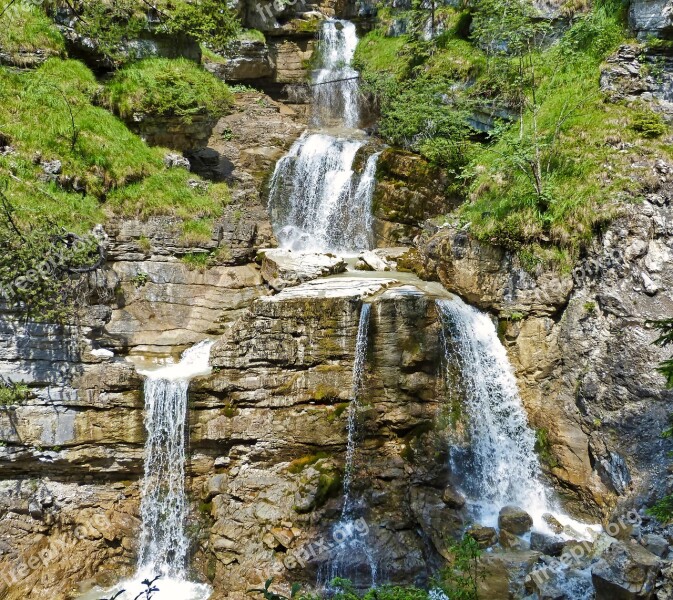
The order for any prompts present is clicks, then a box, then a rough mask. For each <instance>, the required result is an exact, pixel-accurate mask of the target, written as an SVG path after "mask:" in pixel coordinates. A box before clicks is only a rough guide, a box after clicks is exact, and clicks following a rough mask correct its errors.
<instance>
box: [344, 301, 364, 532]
mask: <svg viewBox="0 0 673 600" xmlns="http://www.w3.org/2000/svg"><path fill="white" fill-rule="evenodd" d="M370 312H371V305H370V304H366V303H365V304H363V305H362V309H361V310H360V322H359V324H358V335H357V338H356V340H355V362H354V363H353V384H352V387H351V401H350V405H349V407H348V442H347V444H346V465H345V467H344V482H343V489H344V505H343V509H342V511H341V520H342V521H343V520H348V519H349V517H350V516H351V515H350V511H351V509H352V506H351V497H350V494H351V482H352V479H353V461H354V459H355V444H356V433H357V430H356V427H357V411H358V399H359V397H360V389H361V388H362V379H363V377H364V373H365V361H366V359H367V339H368V338H367V336H368V333H369V313H370Z"/></svg>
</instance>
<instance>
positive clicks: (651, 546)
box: [642, 533, 668, 558]
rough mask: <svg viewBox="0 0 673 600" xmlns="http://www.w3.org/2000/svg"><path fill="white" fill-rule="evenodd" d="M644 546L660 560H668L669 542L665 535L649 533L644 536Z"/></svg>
mask: <svg viewBox="0 0 673 600" xmlns="http://www.w3.org/2000/svg"><path fill="white" fill-rule="evenodd" d="M642 544H643V546H645V548H647V550H648V551H650V552H651V553H652V554H656V555H657V556H659V557H660V558H666V555H667V554H668V540H667V539H666V538H665V537H664V536H663V535H658V534H656V533H648V534H646V535H644V536H643V540H642Z"/></svg>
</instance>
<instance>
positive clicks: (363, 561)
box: [318, 303, 378, 587]
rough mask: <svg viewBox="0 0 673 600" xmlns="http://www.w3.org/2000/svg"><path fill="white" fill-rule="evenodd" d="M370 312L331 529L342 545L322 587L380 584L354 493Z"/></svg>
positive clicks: (365, 311) (358, 348)
mask: <svg viewBox="0 0 673 600" xmlns="http://www.w3.org/2000/svg"><path fill="white" fill-rule="evenodd" d="M370 312H371V306H370V305H369V304H366V303H365V304H363V305H362V308H361V310H360V320H359V324H358V333H357V338H356V341H355V360H354V363H353V383H352V387H351V400H350V405H349V407H348V438H347V440H348V441H347V445H346V464H345V467H344V480H343V508H342V509H341V519H340V520H339V521H338V522H337V523H336V524H335V525H334V526H333V527H332V537H333V538H334V540H335V541H336V542H337V543H339V546H337V547H336V549H335V550H333V551H332V555H331V556H330V557H329V560H327V561H326V562H325V563H324V564H323V565H321V568H320V570H319V572H318V585H319V587H324V586H328V585H329V582H330V581H331V580H332V579H334V578H335V577H344V578H347V579H350V580H352V581H356V582H361V581H362V579H363V577H366V576H369V577H370V581H369V585H371V586H375V585H376V581H377V571H378V567H377V562H376V558H375V556H374V552H373V550H372V549H371V547H370V546H369V544H368V541H367V537H366V533H367V531H366V529H363V528H361V527H360V526H359V522H360V521H361V520H362V519H361V515H359V514H358V513H359V512H360V510H359V509H360V507H359V506H358V503H357V502H356V501H355V499H354V498H353V496H352V493H351V484H352V481H353V468H354V462H355V450H356V445H357V411H358V405H359V398H360V393H361V390H362V383H363V378H364V372H365V362H366V359H367V343H368V335H369V316H370ZM358 519H360V521H358ZM366 571H368V573H367V572H366Z"/></svg>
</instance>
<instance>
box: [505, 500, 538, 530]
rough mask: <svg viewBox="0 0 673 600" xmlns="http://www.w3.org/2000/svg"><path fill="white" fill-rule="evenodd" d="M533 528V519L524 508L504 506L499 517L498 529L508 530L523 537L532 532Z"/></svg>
mask: <svg viewBox="0 0 673 600" xmlns="http://www.w3.org/2000/svg"><path fill="white" fill-rule="evenodd" d="M532 526H533V519H532V518H531V516H530V515H529V514H528V513H527V512H526V511H525V510H523V509H522V508H519V507H518V506H504V507H503V508H502V509H501V510H500V514H499V515H498V527H499V528H500V529H506V530H507V531H509V532H510V533H514V534H516V535H523V534H524V533H526V532H528V531H530V528H531V527H532Z"/></svg>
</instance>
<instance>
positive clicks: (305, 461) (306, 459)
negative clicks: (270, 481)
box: [287, 452, 327, 474]
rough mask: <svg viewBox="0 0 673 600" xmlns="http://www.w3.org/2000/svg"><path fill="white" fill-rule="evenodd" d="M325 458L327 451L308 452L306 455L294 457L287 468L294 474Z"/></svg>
mask: <svg viewBox="0 0 673 600" xmlns="http://www.w3.org/2000/svg"><path fill="white" fill-rule="evenodd" d="M324 458H327V453H325V452H316V453H315V454H308V455H306V456H302V457H300V458H296V459H294V460H293V461H292V462H291V463H290V466H289V467H288V468H287V470H288V471H289V472H290V473H294V474H297V473H301V472H302V471H303V470H304V469H305V468H306V467H308V466H309V465H314V464H315V463H317V462H318V461H319V460H322V459H324Z"/></svg>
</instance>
